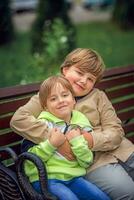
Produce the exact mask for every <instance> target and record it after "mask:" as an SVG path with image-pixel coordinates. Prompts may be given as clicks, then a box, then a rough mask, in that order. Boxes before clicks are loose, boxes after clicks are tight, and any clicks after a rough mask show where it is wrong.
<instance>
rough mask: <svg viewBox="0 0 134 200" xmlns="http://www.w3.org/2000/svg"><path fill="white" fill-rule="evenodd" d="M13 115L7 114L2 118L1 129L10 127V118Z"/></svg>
mask: <svg viewBox="0 0 134 200" xmlns="http://www.w3.org/2000/svg"><path fill="white" fill-rule="evenodd" d="M12 116H13V115H10V116H5V117H3V118H1V119H0V129H4V128H9V124H10V120H11V117H12Z"/></svg>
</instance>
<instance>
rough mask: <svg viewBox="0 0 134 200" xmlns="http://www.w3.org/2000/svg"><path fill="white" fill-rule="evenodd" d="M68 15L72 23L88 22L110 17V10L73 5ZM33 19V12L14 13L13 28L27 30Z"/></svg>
mask: <svg viewBox="0 0 134 200" xmlns="http://www.w3.org/2000/svg"><path fill="white" fill-rule="evenodd" d="M69 15H70V17H71V19H72V21H73V22H74V23H80V22H88V21H89V22H90V21H96V20H97V21H106V20H109V19H110V17H111V12H110V11H108V10H106V11H101V10H99V9H97V10H86V9H83V8H82V7H81V6H80V5H77V4H76V5H75V6H74V8H73V9H72V10H70V11H69ZM34 19H35V13H34V12H24V13H21V14H14V16H13V22H14V25H15V28H16V29H17V30H20V31H26V30H28V29H29V28H30V27H31V25H32V23H33V21H34Z"/></svg>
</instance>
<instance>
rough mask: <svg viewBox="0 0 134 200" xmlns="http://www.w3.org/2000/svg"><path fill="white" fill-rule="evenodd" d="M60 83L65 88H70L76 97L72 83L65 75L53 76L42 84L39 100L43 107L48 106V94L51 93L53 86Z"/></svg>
mask: <svg viewBox="0 0 134 200" xmlns="http://www.w3.org/2000/svg"><path fill="white" fill-rule="evenodd" d="M57 83H60V84H61V85H62V86H63V87H64V88H66V89H67V90H69V91H70V92H71V93H72V96H73V97H74V92H73V88H72V86H71V84H70V83H69V81H68V80H67V79H65V78H64V77H63V76H61V75H59V76H51V77H49V78H48V79H46V80H45V81H44V82H43V83H42V84H41V86H40V90H39V100H40V103H41V105H42V107H43V108H45V107H46V104H47V99H48V96H49V95H50V94H51V90H52V88H54V87H56V84H57Z"/></svg>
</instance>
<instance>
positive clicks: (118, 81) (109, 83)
mask: <svg viewBox="0 0 134 200" xmlns="http://www.w3.org/2000/svg"><path fill="white" fill-rule="evenodd" d="M133 76H134V75H133V74H131V75H129V76H124V77H120V78H119V77H115V78H113V79H109V80H107V79H104V80H103V81H101V82H100V83H99V84H98V85H97V86H98V87H99V88H100V89H102V90H104V89H109V88H112V87H116V86H122V85H125V84H128V83H129V84H130V83H131V84H132V83H134V77H133Z"/></svg>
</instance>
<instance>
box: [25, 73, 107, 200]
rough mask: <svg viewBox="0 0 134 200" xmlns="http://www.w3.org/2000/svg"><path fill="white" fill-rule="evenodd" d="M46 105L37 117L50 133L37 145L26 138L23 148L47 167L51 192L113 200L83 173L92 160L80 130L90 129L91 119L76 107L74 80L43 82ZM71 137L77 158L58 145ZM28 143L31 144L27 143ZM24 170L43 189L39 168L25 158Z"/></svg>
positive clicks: (65, 199)
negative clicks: (60, 148) (72, 83)
mask: <svg viewBox="0 0 134 200" xmlns="http://www.w3.org/2000/svg"><path fill="white" fill-rule="evenodd" d="M39 97H40V103H41V105H42V106H43V107H44V111H42V112H41V114H40V115H39V117H38V119H39V120H41V121H42V123H45V124H46V125H47V127H48V129H49V130H50V137H49V138H48V139H47V140H45V141H44V142H41V143H39V144H38V145H36V144H34V143H33V144H32V146H31V142H30V141H29V143H28V141H26V140H24V143H23V145H22V150H24V149H25V150H28V151H29V152H32V153H35V154H36V155H38V156H39V157H40V158H41V159H42V161H43V162H44V164H45V165H46V168H47V173H48V189H49V192H51V193H52V194H54V195H55V196H57V197H58V198H59V199H60V200H78V199H81V200H88V199H89V200H90V199H93V200H96V199H97V200H110V199H109V197H108V196H107V195H106V194H105V193H104V192H102V191H101V190H100V189H99V188H97V187H96V186H95V185H94V184H92V183H90V182H88V181H86V180H85V179H84V178H83V176H84V175H85V174H86V168H87V167H89V166H90V165H91V163H92V162H93V154H92V152H91V150H90V149H89V146H88V142H87V141H86V139H85V138H84V136H83V135H82V134H81V133H82V131H83V130H84V132H87V133H88V134H90V133H89V132H91V130H92V128H91V125H90V123H89V121H88V119H87V118H86V117H85V116H84V115H83V114H82V113H81V112H79V111H76V110H73V109H74V105H75V99H74V96H73V90H72V87H71V84H70V83H69V82H68V81H67V80H66V79H65V78H64V77H62V76H53V77H50V78H48V79H47V80H45V81H44V82H43V84H42V85H41V87H40V91H39ZM66 140H68V142H69V144H70V146H71V150H72V152H73V154H74V156H75V159H74V160H72V161H70V160H68V159H67V158H65V157H64V156H63V155H62V154H60V153H59V152H58V151H57V149H58V148H59V147H60V146H61V145H63V144H64V142H65V141H66ZM28 144H29V145H28ZM25 171H26V174H27V175H28V177H29V179H30V181H31V183H32V185H33V187H34V188H35V189H36V190H37V191H40V185H39V178H38V173H37V169H36V168H35V167H34V165H33V164H32V163H30V162H26V164H25Z"/></svg>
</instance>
